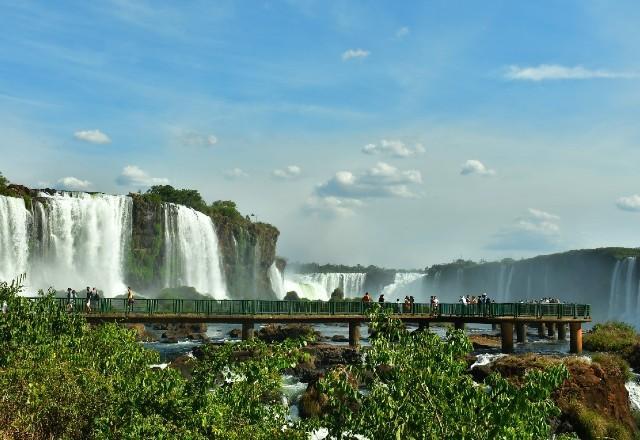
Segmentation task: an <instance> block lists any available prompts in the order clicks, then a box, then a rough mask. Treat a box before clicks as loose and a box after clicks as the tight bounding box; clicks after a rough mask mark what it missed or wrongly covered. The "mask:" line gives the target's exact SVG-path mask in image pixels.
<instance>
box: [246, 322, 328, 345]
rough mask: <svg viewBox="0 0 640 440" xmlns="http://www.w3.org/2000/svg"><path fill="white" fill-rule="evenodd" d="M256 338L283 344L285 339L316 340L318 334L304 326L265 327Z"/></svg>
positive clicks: (311, 328)
mask: <svg viewBox="0 0 640 440" xmlns="http://www.w3.org/2000/svg"><path fill="white" fill-rule="evenodd" d="M256 336H257V337H258V338H260V339H261V340H263V341H265V342H283V341H284V340H285V339H300V338H303V339H306V340H317V339H318V338H319V337H320V333H318V332H317V331H315V330H314V329H313V327H311V326H310V325H305V324H288V325H273V324H272V325H267V326H265V327H262V328H261V329H260V331H259V332H257V334H256Z"/></svg>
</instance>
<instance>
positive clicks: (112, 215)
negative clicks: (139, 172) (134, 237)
mask: <svg viewBox="0 0 640 440" xmlns="http://www.w3.org/2000/svg"><path fill="white" fill-rule="evenodd" d="M33 203H34V204H33V212H34V231H33V233H34V234H35V237H36V241H35V243H36V244H35V245H34V246H33V255H32V256H31V261H32V264H31V271H30V273H28V279H29V285H30V287H34V288H47V287H48V286H54V287H55V288H57V289H59V290H64V289H66V288H67V287H71V288H73V289H84V287H86V286H90V287H94V286H95V287H97V288H98V289H100V290H103V291H104V293H105V295H106V296H113V295H117V294H124V293H125V291H126V286H125V284H124V281H123V279H124V276H123V273H124V263H125V261H124V255H125V252H126V250H127V247H128V245H129V240H130V238H131V207H132V201H131V199H130V198H129V197H125V196H111V195H105V194H87V193H75V192H74V193H69V192H62V193H56V194H55V195H53V196H51V195H47V194H40V197H39V198H38V199H35V200H34V202H33Z"/></svg>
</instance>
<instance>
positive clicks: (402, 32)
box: [396, 26, 409, 38]
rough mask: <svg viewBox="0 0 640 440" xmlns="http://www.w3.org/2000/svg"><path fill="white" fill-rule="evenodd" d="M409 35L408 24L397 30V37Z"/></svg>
mask: <svg viewBox="0 0 640 440" xmlns="http://www.w3.org/2000/svg"><path fill="white" fill-rule="evenodd" d="M407 35H409V28H408V27H407V26H402V27H401V28H400V29H398V30H397V31H396V38H404V37H406V36H407Z"/></svg>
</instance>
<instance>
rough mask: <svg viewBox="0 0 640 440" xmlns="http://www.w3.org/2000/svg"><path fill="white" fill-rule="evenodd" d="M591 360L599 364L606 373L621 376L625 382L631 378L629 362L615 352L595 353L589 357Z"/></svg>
mask: <svg viewBox="0 0 640 440" xmlns="http://www.w3.org/2000/svg"><path fill="white" fill-rule="evenodd" d="M591 360H592V361H593V362H597V363H598V364H600V366H601V367H602V368H603V369H604V370H606V371H607V373H608V374H610V375H612V376H618V377H622V378H623V379H624V381H625V382H628V381H629V380H631V378H632V374H631V368H629V363H628V362H627V361H626V360H624V359H623V358H621V357H620V356H618V355H616V354H612V353H596V354H594V355H593V356H592V357H591Z"/></svg>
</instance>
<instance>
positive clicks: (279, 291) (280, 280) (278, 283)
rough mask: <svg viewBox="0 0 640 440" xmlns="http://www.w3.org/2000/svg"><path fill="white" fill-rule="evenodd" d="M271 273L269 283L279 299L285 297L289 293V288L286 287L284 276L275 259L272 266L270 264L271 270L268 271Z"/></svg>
mask: <svg viewBox="0 0 640 440" xmlns="http://www.w3.org/2000/svg"><path fill="white" fill-rule="evenodd" d="M267 274H268V275H269V283H270V284H271V289H272V290H273V291H274V292H275V294H276V295H277V297H278V299H283V298H284V296H285V295H286V294H287V290H286V289H285V287H284V277H283V276H282V273H281V272H280V270H279V269H278V267H277V266H276V262H275V261H274V262H273V264H271V266H269V271H268V272H267Z"/></svg>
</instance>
